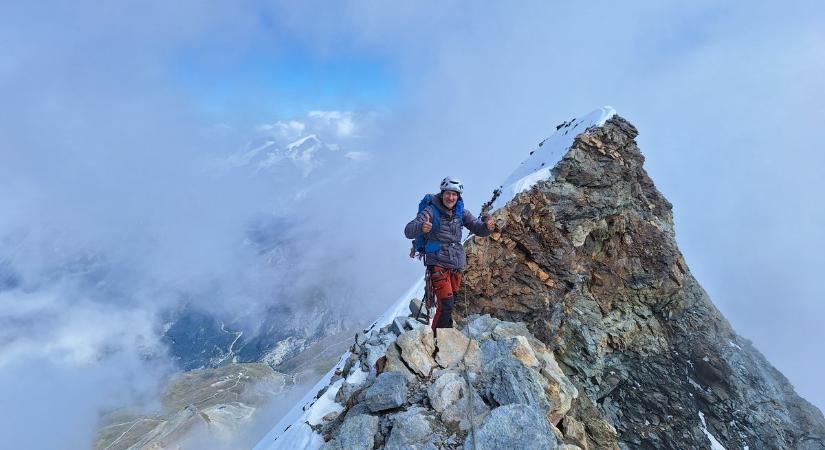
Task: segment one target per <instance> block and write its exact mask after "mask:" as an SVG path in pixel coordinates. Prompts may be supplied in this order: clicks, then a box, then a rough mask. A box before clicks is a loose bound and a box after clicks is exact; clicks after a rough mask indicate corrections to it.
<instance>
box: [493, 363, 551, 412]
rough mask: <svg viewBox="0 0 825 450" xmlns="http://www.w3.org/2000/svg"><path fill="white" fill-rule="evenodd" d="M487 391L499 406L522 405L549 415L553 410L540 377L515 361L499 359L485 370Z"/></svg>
mask: <svg viewBox="0 0 825 450" xmlns="http://www.w3.org/2000/svg"><path fill="white" fill-rule="evenodd" d="M483 370H484V371H485V373H484V375H485V377H486V378H487V380H488V381H487V390H488V392H489V395H490V397H491V398H492V399H493V400H494V401H495V402H496V403H498V404H499V405H509V404H513V403H521V404H524V405H529V406H531V407H533V408H538V409H539V410H540V411H542V412H545V413H549V412H550V411H551V410H552V409H553V408H552V407H551V405H550V402H549V401H548V400H547V397H546V396H545V394H544V388H543V387H542V383H541V381H540V376H539V375H538V374H537V373H536V372H535V371H534V370H531V369H529V368H527V367H525V366H524V365H522V364H520V363H519V362H517V361H515V360H513V359H504V358H502V359H498V360H496V361H494V362H493V364H492V367H489V368H486V367H485V368H484V369H483Z"/></svg>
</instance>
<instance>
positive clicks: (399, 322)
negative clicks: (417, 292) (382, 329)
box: [390, 317, 407, 336]
mask: <svg viewBox="0 0 825 450" xmlns="http://www.w3.org/2000/svg"><path fill="white" fill-rule="evenodd" d="M390 331H392V332H393V334H395V335H396V336H401V335H402V334H403V333H404V332H405V331H407V318H406V317H396V318H395V319H393V320H392V323H391V324H390Z"/></svg>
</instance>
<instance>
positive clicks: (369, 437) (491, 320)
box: [256, 116, 825, 450]
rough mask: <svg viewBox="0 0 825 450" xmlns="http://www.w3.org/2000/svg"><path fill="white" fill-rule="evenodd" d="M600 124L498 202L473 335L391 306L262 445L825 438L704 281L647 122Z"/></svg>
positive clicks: (472, 245) (469, 274)
mask: <svg viewBox="0 0 825 450" xmlns="http://www.w3.org/2000/svg"><path fill="white" fill-rule="evenodd" d="M576 124H578V123H577V122H576V121H571V123H565V124H562V125H561V126H560V127H559V128H560V129H561V130H560V132H563V133H564V134H565V135H567V133H568V132H570V131H572V130H573V129H575V125H576ZM584 128H585V127H582V128H580V129H579V130H578V133H579V134H578V135H576V136H575V138H573V137H572V134H571V137H570V138H571V141H569V143H565V146H564V153H563V157H560V158H559V160H558V161H557V163H556V162H554V164H553V169H552V170H551V171H546V173H547V176H544V174H543V173H542V177H541V179H542V180H543V181H538V180H537V178H538V177H533V178H534V179H529V177H530V176H531V175H530V174H529V173H528V175H527V177H524V178H519V177H516V178H518V180H517V183H516V184H514V185H510V186H509V187H505V188H504V189H508V188H509V189H511V190H512V191H513V192H516V194H515V195H514V196H512V198H505V200H504V201H502V200H501V199H499V200H498V203H496V201H497V200H496V198H495V197H494V198H493V199H492V200H491V201H490V202H489V203H488V204H489V205H498V204H502V203H503V202H506V204H505V205H504V206H503V207H499V208H498V209H497V210H496V211H495V212H494V214H493V217H494V220H495V223H496V226H495V230H494V233H493V234H492V235H491V236H490V237H487V238H480V237H471V238H470V239H469V240H468V241H467V242H466V244H465V249H466V251H467V254H468V267H467V269H466V271H465V273H464V284H463V287H462V289H461V290H460V291H459V293H458V296H457V297H458V298H457V300H458V304H457V307H456V310H455V311H454V320H455V321H456V323H457V324H458V325H457V326H458V329H457V330H439V336H438V337H437V338H435V337H434V336H433V335H432V333H431V332H430V331H429V330H428V328H426V327H425V326H423V325H421V324H419V323H417V322H415V321H414V320H412V319H411V318H409V317H407V316H406V314H399V313H400V312H401V311H400V310H399V309H397V308H396V309H393V308H391V311H390V312H389V313H388V314H389V316H388V317H385V318H382V319H379V321H378V322H377V323H378V324H381V325H384V324H386V326H383V327H382V328H377V326H374V327H373V328H372V329H368V330H365V332H364V333H359V334H357V335H356V339H355V343H354V344H353V346H352V347H351V349H350V352H348V353H347V354H345V355H344V357H343V358H342V359H341V360H340V362H339V364H338V365H337V366H336V367H335V368H334V370H333V372H332V373H331V377H330V378H329V379H328V380H326V381H329V383H326V384H324V383H325V381H322V382H321V383H320V384H322V386H321V387H320V389H319V390H316V392H317V395H315V398H314V399H310V401H309V402H307V403H306V404H305V405H306V406H304V411H303V413H302V414H299V415H297V416H295V417H289V418H288V420H286V421H285V422H284V423H287V422H288V423H289V424H288V425H286V426H281V424H279V426H277V427H276V429H274V430H273V433H272V435H271V436H268V438H267V439H265V440H263V441H261V443H260V444H259V445H258V447H256V448H259V449H277V448H290V449H293V448H318V447H323V448H325V449H342V448H348V449H353V448H364V449H371V448H418V449H436V448H447V449H453V448H455V449H458V448H468V449H473V448H564V449H568V450H570V449H575V448H580V449H595V448H599V449H601V448H614V449H629V448H645V449H647V448H650V449H653V448H656V449H658V448H714V449H718V448H728V449H734V448H743V449H763V448H794V449H825V418H823V416H822V413H821V412H820V411H819V410H818V409H816V408H815V407H814V406H812V405H810V404H809V403H808V402H806V401H805V400H804V399H802V398H800V397H799V396H798V395H797V394H796V393H795V392H794V390H793V387H792V386H791V385H790V383H789V382H788V381H787V380H786V379H785V378H784V377H783V376H782V374H781V373H779V372H778V371H777V370H776V369H775V368H773V367H772V366H771V365H770V364H769V363H768V362H767V361H766V360H765V358H764V357H763V356H762V355H761V354H760V353H759V352H758V351H757V350H756V349H755V348H754V347H753V345H752V344H751V343H750V342H749V341H747V340H746V339H743V338H741V337H739V336H738V335H736V333H735V332H734V331H733V329H732V328H731V326H730V324H729V323H728V322H727V321H726V320H725V319H724V317H722V315H721V314H720V313H719V311H718V310H717V309H716V308H715V307H714V306H713V304H712V303H711V301H710V299H709V298H708V296H707V294H706V293H705V292H704V290H702V288H701V286H700V285H699V284H698V282H697V281H696V280H695V279H694V278H693V276H692V275H691V274H690V271H689V269H688V266H687V264H686V262H685V260H684V258H683V256H682V255H681V253H680V252H679V249H678V247H677V245H676V241H675V233H674V227H673V218H672V214H671V205H670V203H669V202H668V201H667V200H666V199H665V198H664V197H663V196H662V195H661V193H660V192H659V191H658V190H657V189H656V187H655V186H654V184H653V182H652V180H651V179H650V178H649V176H648V175H647V173H646V172H645V170H644V168H643V163H644V157H643V156H642V154H641V152H640V151H639V149H638V147H637V145H636V142H635V137H636V135H637V130H636V129H635V127H633V125H631V124H630V123H629V122H627V121H626V120H624V119H623V118H621V117H618V116H612V117H611V118H609V120H605V121H604V122H601V123H598V124H597V126H593V127H590V128H587V129H586V130H585V129H584ZM558 133H559V131H557V134H558ZM556 144H558V142H556ZM556 147H559V145H556ZM541 151H542V149H541V148H539V149H537V150H536V152H541ZM531 155H532V153H531ZM536 163H539V164H540V165H541V166H542V167H543V166H544V165H545V164H544V162H541V161H533V162H532V163H531V164H534V165H536ZM525 167H527V166H525ZM527 168H528V169H530V168H529V167H527ZM530 170H532V169H530ZM539 170H542V171H545V169H544V168H542V169H539ZM528 172H529V170H528ZM525 179H526V180H528V182H525V181H524V180H525ZM513 186H516V187H515V188H514V187H513ZM498 192H502V189H500V190H498ZM422 290H423V288H422V285H421V283H419V285H418V286H417V287H414V288H413V289H412V290H411V293H412V292H419V293H420V292H421V291H422ZM408 298H409V297H408ZM412 309H416V308H412Z"/></svg>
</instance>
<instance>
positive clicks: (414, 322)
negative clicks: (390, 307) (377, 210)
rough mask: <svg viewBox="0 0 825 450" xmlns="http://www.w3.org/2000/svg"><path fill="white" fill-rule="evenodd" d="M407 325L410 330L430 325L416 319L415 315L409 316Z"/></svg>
mask: <svg viewBox="0 0 825 450" xmlns="http://www.w3.org/2000/svg"><path fill="white" fill-rule="evenodd" d="M406 325H407V329H408V330H417V329H419V328H424V327H426V326H429V325H427V324H425V323H421V322H419V321H417V320H415V318H413V317H407V322H406Z"/></svg>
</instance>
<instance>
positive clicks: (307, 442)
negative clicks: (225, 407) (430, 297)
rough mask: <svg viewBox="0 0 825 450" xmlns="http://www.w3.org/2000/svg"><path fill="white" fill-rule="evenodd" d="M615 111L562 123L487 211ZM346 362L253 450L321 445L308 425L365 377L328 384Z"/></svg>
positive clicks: (386, 317) (394, 309)
mask: <svg viewBox="0 0 825 450" xmlns="http://www.w3.org/2000/svg"><path fill="white" fill-rule="evenodd" d="M615 114H616V111H615V110H614V109H613V108H611V107H610V106H604V107H601V108H599V109H597V110H595V111H592V112H591V113H589V114H587V115H584V116H582V117H580V118H577V119H573V120H571V121H570V122H565V123H563V124H562V125H560V126H559V127H557V129H556V132H555V133H553V135H552V136H550V137H549V138H547V139H545V140H544V141H542V142H541V143H540V144H539V146H538V148H537V149H536V150H534V151H532V152H530V156H529V157H528V158H527V159H525V160H524V161H523V162H522V163H521V164H520V165H519V166H518V167H517V168H516V170H515V171H514V172H513V173H512V174H511V175H510V176H509V177H507V179H506V180H505V181H504V183H503V184H502V185H501V194H500V195H499V197H498V198H497V199H496V201H495V203H493V210H495V209H498V208H501V207H502V206H504V205H506V204H507V202H508V201H510V200H511V199H512V198H513V197H515V196H516V195H517V194H519V193H520V192H524V191H526V190H529V189H530V188H531V187H533V186H534V185H535V184H536V183H538V182H539V181H542V180H547V179H550V178H551V177H552V175H551V173H550V171H551V169H552V168H553V167H554V166H555V165H556V164H557V163H558V162H559V161H560V160H561V158H562V157H563V156H564V155H565V153H567V150H568V149H569V148H570V146H571V145H572V144H573V140H574V139H575V137H576V136H577V135H579V134H581V133H583V132H584V131H586V130H587V129H588V128H591V127H594V126H601V125H604V123H605V122H606V121H607V120H608V119H610V118H611V117H613V115H615ZM423 296H424V278H423V277H422V278H421V279H419V280H418V282H416V283H415V284H414V285H413V286H412V287H411V288H410V289H408V290H407V292H405V293H404V294H403V295H402V296H401V297H399V298H398V300H396V301H395V302H393V304H392V305H391V306H390V307H389V309H387V311H386V312H385V313H384V314H383V315H382V316H381V317H379V318H378V320H376V321H375V322H374V323H373V324H372V325H371V326H370V327H369V328H367V329H366V330H364V331H365V333H367V334H369V333H370V332H372V331H374V330H379V329H381V328H383V327H384V326H386V325H389V324H390V323H391V322H392V320H393V319H394V318H395V317H398V316H406V315H407V312H408V307H409V302H410V299H411V298H422V297H423ZM348 357H349V352H347V353H345V354H344V355H343V356H341V359H339V360H338V364H336V365H335V367H333V368H332V369H330V371H329V372H328V373H327V374H326V375H325V376H324V377H323V378H322V379H321V380H320V381H318V383H317V384H316V385H315V386H313V387H312V389H310V390H309V392H307V393H306V395H305V396H304V398H302V399H301V401H300V402H298V403H297V404H296V405H295V406H294V407H293V408H292V410H290V411H289V412H288V413H287V414H286V415H285V416H284V417H283V418H282V419H281V420H280V422H278V424H277V425H275V427H274V428H272V430H270V432H269V433H267V435H266V436H264V438H263V439H261V441H260V442H259V443H258V445H256V446H255V449H254V450H299V449H307V450H308V449H317V448H319V447H320V446H321V445H322V444H323V442H324V441H323V439H322V438H321V436H320V435H319V434H317V433H315V432H313V431H312V428H310V426H309V424H312V425H315V424H318V423H320V419H321V418H322V417H323V416H325V415H326V414H328V413H330V412H333V411H340V410H341V409H342V408H343V406H342V405H339V404H338V403H336V402H335V400H334V399H335V394H336V393H337V392H338V389H340V388H341V385H342V384H343V383H345V382H349V383H355V382H360V381H362V380H363V378H364V377H366V376H367V374H366V373H365V372H362V371H360V370H353V372H352V373H351V374H348V376H347V377H346V378H345V379H339V380H337V381H335V382H333V383H330V382H331V380H332V377H333V376H334V374H335V372H336V371H339V370H341V369H342V368H343V366H344V363H345V362H346V360H347V358H348ZM328 385H329V388H328V389H327V390H326V392H324V394H323V395H322V396H321V397H320V398H318V399H316V398H315V396H316V394H317V393H318V392H320V391H321V389H323V388H324V387H325V386H328Z"/></svg>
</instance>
